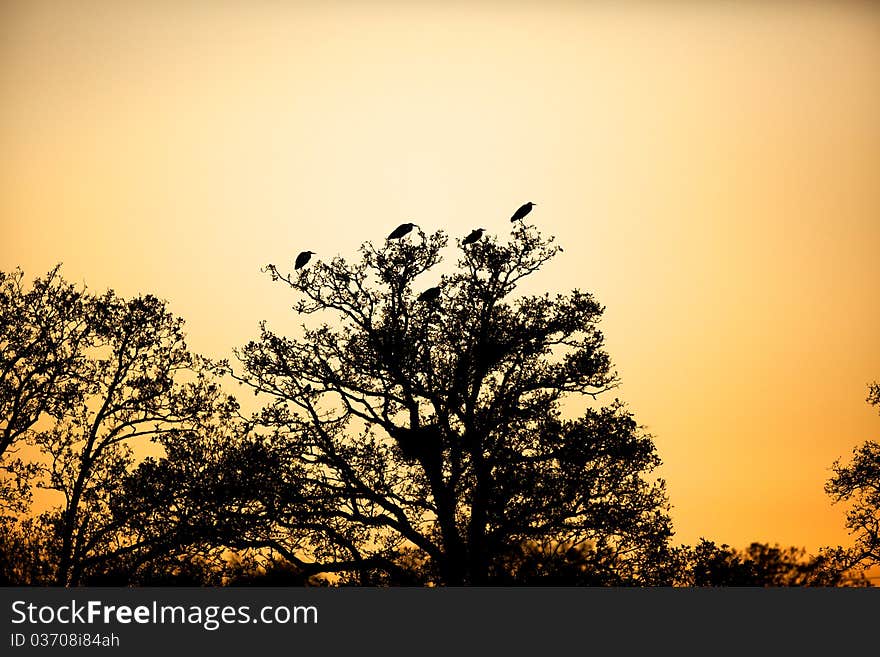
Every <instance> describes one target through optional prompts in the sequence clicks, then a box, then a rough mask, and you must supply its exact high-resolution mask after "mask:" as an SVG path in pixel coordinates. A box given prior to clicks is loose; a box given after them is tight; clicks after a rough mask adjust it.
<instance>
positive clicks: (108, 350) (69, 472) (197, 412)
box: [35, 292, 237, 585]
mask: <svg viewBox="0 0 880 657" xmlns="http://www.w3.org/2000/svg"><path fill="white" fill-rule="evenodd" d="M87 311H88V314H89V324H90V328H91V342H90V350H91V351H90V354H89V358H88V359H87V361H86V363H85V367H84V374H83V377H84V381H85V395H84V396H83V398H82V399H81V400H68V404H67V405H66V407H65V409H64V412H63V414H61V413H59V416H60V417H59V419H58V420H57V421H56V422H55V423H54V425H53V426H52V427H51V428H49V429H47V430H46V431H42V432H39V433H37V434H36V437H35V442H36V444H37V445H38V446H39V447H40V448H41V449H42V450H43V452H44V453H45V454H46V456H47V459H48V466H47V468H46V477H45V481H43V482H42V484H41V485H42V486H43V487H45V488H49V489H51V490H55V491H58V492H60V493H61V494H63V498H64V501H63V504H62V506H61V508H60V510H59V511H58V512H57V513H56V514H55V515H54V517H53V518H52V523H53V528H54V531H53V544H54V550H55V551H56V554H57V574H56V582H57V583H58V584H61V585H76V584H78V583H80V582H81V581H82V578H83V576H84V574H86V573H88V572H89V571H90V570H94V569H100V568H101V567H103V565H105V564H107V563H109V562H110V561H114V560H118V559H120V558H122V557H123V556H129V557H131V556H132V555H134V554H136V553H139V552H141V551H147V552H150V553H151V554H152V555H153V556H156V554H159V553H161V552H162V550H168V549H170V547H171V546H169V545H167V544H164V543H161V541H159V540H158V539H157V538H156V537H155V536H151V537H150V538H149V539H147V538H144V537H143V536H142V535H141V534H139V533H138V532H136V531H135V527H134V524H133V521H134V519H135V518H136V514H135V513H133V512H132V511H131V510H132V509H133V508H137V505H133V504H132V503H131V502H129V503H125V504H123V503H122V497H121V496H122V493H123V492H124V487H125V482H126V481H127V478H128V477H129V474H130V471H131V470H132V469H133V468H134V465H135V463H136V462H137V458H138V456H137V455H136V454H135V452H134V449H133V448H134V446H136V445H138V444H140V445H146V444H148V443H149V442H150V441H152V442H154V443H158V444H159V445H162V444H163V443H165V442H169V441H175V440H177V441H180V440H187V439H191V440H193V441H194V442H195V441H196V440H197V439H198V437H199V436H200V435H201V434H202V433H204V432H207V431H211V430H212V428H211V427H212V424H213V423H214V422H215V421H216V419H217V417H218V416H222V415H224V414H226V415H229V414H232V413H234V412H235V411H236V410H237V406H236V405H235V402H234V401H233V400H231V399H230V398H228V397H226V396H225V395H223V393H222V392H221V390H220V388H219V386H218V385H217V383H216V381H215V380H214V378H213V377H212V375H211V367H210V363H208V362H207V361H205V360H204V359H202V358H200V357H198V356H196V355H194V354H192V353H191V352H190V351H189V350H188V349H187V346H186V343H185V342H184V336H183V332H182V324H183V322H182V320H181V319H179V318H177V317H174V316H173V315H172V314H171V313H170V312H169V311H168V310H167V309H166V307H165V304H164V302H162V301H160V300H159V299H156V298H155V297H152V296H142V297H137V298H134V299H131V300H124V299H121V298H119V297H117V296H116V295H115V294H114V293H113V292H108V293H106V294H104V295H103V296H100V297H95V298H91V299H89V301H88V308H87ZM141 457H142V454H141ZM152 485H154V486H156V487H162V486H163V485H164V483H163V482H162V481H159V480H157V481H154V482H152Z"/></svg>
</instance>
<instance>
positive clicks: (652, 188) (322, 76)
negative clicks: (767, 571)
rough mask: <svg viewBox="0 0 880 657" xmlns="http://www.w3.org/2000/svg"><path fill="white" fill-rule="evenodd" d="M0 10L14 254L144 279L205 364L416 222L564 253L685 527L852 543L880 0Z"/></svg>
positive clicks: (75, 275)
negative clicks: (284, 283)
mask: <svg viewBox="0 0 880 657" xmlns="http://www.w3.org/2000/svg"><path fill="white" fill-rule="evenodd" d="M417 4H418V5H419V6H418V8H413V7H411V6H409V4H408V3H403V2H391V1H388V2H330V3H317V2H300V3H295V2H284V3H280V2H269V1H268V0H261V1H258V2H244V1H233V0H226V1H225V2H216V3H214V2H211V3H208V2H199V1H197V0H191V1H188V2H171V1H168V0H158V1H156V2H123V1H110V0H106V1H100V0H84V1H82V2H77V3H64V2H40V1H35V0H21V1H18V2H16V1H12V0H6V1H5V2H3V3H2V5H0V98H2V99H3V100H2V103H0V146H2V153H3V155H2V158H0V218H2V219H0V221H2V231H0V237H2V239H0V269H4V270H8V269H11V268H13V267H14V266H16V265H21V266H22V267H23V268H25V270H26V272H27V273H28V275H29V276H32V275H35V274H37V273H42V272H45V271H46V270H47V269H49V268H50V267H51V266H52V265H53V264H54V263H55V262H57V261H62V262H63V263H64V271H65V274H66V276H67V278H68V279H71V280H74V281H80V282H82V281H85V282H86V283H87V284H88V285H89V286H90V287H91V288H93V289H99V290H100V289H104V288H106V287H109V286H112V287H113V288H115V289H116V290H117V291H118V292H120V293H122V294H133V293H136V292H139V291H144V292H147V291H149V292H153V293H156V294H158V295H160V296H162V297H164V298H167V299H168V300H169V301H170V303H171V305H172V308H173V309H174V310H175V311H176V312H178V313H179V314H181V315H183V316H184V317H185V318H186V319H187V326H188V332H189V336H190V342H191V344H192V346H193V347H194V348H196V349H197V350H200V351H203V352H205V353H207V354H209V355H214V356H218V357H219V356H227V355H229V353H230V349H231V347H233V346H235V345H240V344H243V343H244V342H246V341H247V340H248V339H250V338H251V337H254V336H255V335H256V334H257V322H258V321H259V320H260V319H264V318H265V319H269V320H270V322H272V323H274V325H275V326H280V325H282V324H283V325H287V324H289V323H290V321H291V317H290V314H289V312H288V310H287V308H288V307H289V305H290V299H289V297H288V296H286V295H284V294H283V292H282V290H281V289H279V288H278V287H277V286H273V285H272V284H270V283H269V281H268V279H267V278H266V277H265V276H264V275H262V274H261V273H260V271H259V269H260V267H261V266H262V265H263V264H265V263H267V262H275V263H279V264H280V263H284V262H289V261H290V260H291V258H292V257H293V256H294V255H295V253H296V252H298V251H300V250H304V249H312V250H314V251H317V252H318V253H319V256H321V257H330V256H332V255H334V254H336V253H340V254H343V255H351V254H353V253H354V252H355V249H356V247H357V245H358V244H359V243H360V242H361V241H363V240H366V239H373V240H379V239H381V238H383V237H384V236H385V235H386V234H387V232H388V231H389V230H390V229H391V228H392V227H394V226H396V225H397V224H398V223H401V222H402V221H406V220H408V219H411V218H412V219H415V220H416V221H418V222H419V224H420V225H422V226H423V227H425V228H426V229H433V228H435V227H445V228H446V229H447V230H449V231H450V232H451V233H452V234H453V235H460V234H464V233H466V232H467V231H469V230H470V229H471V228H473V227H475V226H478V225H479V226H484V227H486V228H488V229H489V230H490V231H493V232H494V231H498V232H506V231H507V230H509V227H508V226H509V224H508V222H507V218H508V217H509V216H510V213H511V212H512V210H513V209H514V208H515V207H517V206H518V205H519V204H520V203H522V202H524V201H527V200H531V201H535V202H537V203H538V204H539V205H538V206H537V208H536V209H535V212H534V221H535V223H537V224H538V225H540V226H541V227H542V228H544V229H546V231H547V232H549V233H552V234H555V235H556V236H557V237H558V239H559V240H560V243H561V244H562V245H563V246H564V247H565V253H563V254H561V255H560V256H559V258H558V259H557V260H555V261H554V262H553V263H551V264H550V265H549V266H548V267H547V268H546V270H545V271H543V272H542V273H541V275H540V277H539V278H537V279H535V280H534V282H533V285H534V288H533V289H534V290H538V289H550V290H561V289H567V288H572V287H575V286H577V287H581V288H583V289H588V290H591V291H593V292H594V293H595V294H596V295H597V297H598V298H599V300H600V301H601V302H602V303H604V304H605V305H606V306H607V312H606V317H605V322H604V329H605V331H606V334H607V339H608V346H609V351H610V353H611V355H612V357H613V358H614V360H615V362H616V364H617V368H618V370H619V372H620V375H621V377H622V379H623V385H622V386H621V388H620V390H619V395H620V397H621V398H623V399H625V400H626V401H628V402H629V404H630V406H631V408H632V410H633V411H634V412H635V413H636V416H637V418H638V419H639V421H641V422H642V423H644V424H645V425H646V426H647V427H648V429H649V430H650V431H651V432H652V433H653V434H654V435H655V437H656V442H657V446H658V449H659V451H660V454H661V456H662V458H663V459H664V462H665V465H664V467H663V470H662V475H663V476H664V477H665V478H666V479H667V482H668V487H669V494H670V498H671V501H672V503H673V505H674V519H675V523H676V528H677V532H678V533H677V539H678V540H679V541H682V542H693V541H695V540H697V539H698V538H699V537H700V536H706V537H709V538H712V539H715V540H717V541H722V542H728V543H731V544H734V545H738V546H740V545H745V544H747V543H748V542H750V541H752V540H762V541H772V542H777V541H778V542H781V543H784V544H795V545H803V546H806V547H807V548H809V549H815V548H817V547H819V546H821V545H825V544H829V543H838V542H844V543H845V542H846V541H847V539H846V535H845V532H844V530H843V512H842V510H841V509H839V508H835V507H832V506H831V505H830V503H829V500H828V499H827V498H826V496H825V495H824V493H823V490H822V487H823V483H824V481H825V480H826V479H827V478H828V476H829V466H830V465H831V463H832V462H833V461H834V459H835V458H838V457H843V456H846V455H847V454H848V453H849V451H850V450H851V449H852V447H854V446H855V445H857V444H859V443H860V442H862V441H864V440H866V439H868V438H875V439H876V438H877V437H878V434H880V418H878V417H877V414H876V412H875V411H873V410H872V409H870V408H869V407H868V406H867V404H865V402H864V398H865V394H866V384H867V383H868V382H869V381H870V380H872V379H875V378H880V343H878V340H877V336H878V335H880V304H878V284H880V257H878V247H880V122H878V121H877V117H878V116H880V11H878V10H877V9H875V8H873V7H872V6H871V5H869V4H868V3H864V4H856V3H844V2H825V3H820V2H813V3H809V2H803V3H778V4H773V3H761V4H760V5H759V3H732V2H717V3H696V2H690V3H689V2H666V3H648V2H622V3H618V2H615V3H612V2H606V3H601V2H594V3H576V2H557V3H555V4H554V3H552V2H542V3H528V2H497V3H488V2H483V3H480V2H469V3H465V2H439V1H438V2H421V3H417Z"/></svg>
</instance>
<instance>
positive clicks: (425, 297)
mask: <svg viewBox="0 0 880 657" xmlns="http://www.w3.org/2000/svg"><path fill="white" fill-rule="evenodd" d="M439 298H440V286H439V285H437V286H436V287H429V288H428V289H427V290H425V291H424V292H422V293H421V294H420V295H419V297H418V301H427V302H429V303H430V302H432V301H436V300H437V299H439Z"/></svg>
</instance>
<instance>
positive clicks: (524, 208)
mask: <svg viewBox="0 0 880 657" xmlns="http://www.w3.org/2000/svg"><path fill="white" fill-rule="evenodd" d="M535 205H537V204H536V203H532V202H531V201H529V202H528V203H524V204H523V205H521V206H519V209H517V211H516V212H514V213H513V216H512V217H511V218H510V220H511V221H522V219H523V218H524V217H525V216H526V215H527V214H528V213H529V212H531V211H532V207H533V206H535Z"/></svg>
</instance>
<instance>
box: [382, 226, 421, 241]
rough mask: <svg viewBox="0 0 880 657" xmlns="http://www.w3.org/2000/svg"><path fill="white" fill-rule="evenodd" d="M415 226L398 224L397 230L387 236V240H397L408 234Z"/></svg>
mask: <svg viewBox="0 0 880 657" xmlns="http://www.w3.org/2000/svg"><path fill="white" fill-rule="evenodd" d="M415 226H416V225H415V224H413V223H405V224H400V225H399V226H398V227H397V228H395V229H394V230H393V231H392V233H391V234H390V235H389V236H388V239H389V240H399V239H400V238H401V237H403V236H404V235H406V234H407V233H409V231H411V230H412V229H413V228H415Z"/></svg>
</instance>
